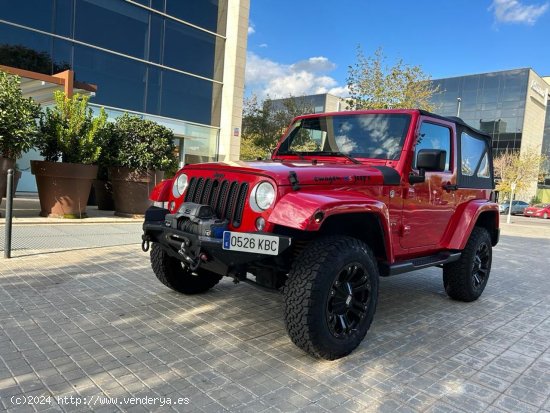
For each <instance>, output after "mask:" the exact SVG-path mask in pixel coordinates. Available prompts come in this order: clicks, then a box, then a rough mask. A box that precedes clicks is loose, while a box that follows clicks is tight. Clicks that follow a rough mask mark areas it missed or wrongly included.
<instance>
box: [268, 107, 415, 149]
mask: <svg viewBox="0 0 550 413" xmlns="http://www.w3.org/2000/svg"><path fill="white" fill-rule="evenodd" d="M410 120H411V117H410V115H407V114H379V113H376V114H361V115H337V116H319V117H315V118H307V119H300V120H298V121H296V122H295V123H294V125H292V128H291V130H290V132H289V134H288V136H287V137H286V139H285V140H284V141H283V143H281V146H280V148H279V151H278V152H277V155H293V154H300V155H336V154H339V153H340V154H344V155H348V156H353V157H359V158H374V159H390V160H396V159H399V156H400V155H401V149H402V147H403V142H404V141H405V136H406V135H407V131H408V129H409V123H410Z"/></svg>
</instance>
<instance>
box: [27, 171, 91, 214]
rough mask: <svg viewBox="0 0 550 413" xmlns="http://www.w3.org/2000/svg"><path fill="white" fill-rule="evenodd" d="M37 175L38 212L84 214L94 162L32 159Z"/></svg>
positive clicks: (35, 174) (34, 172) (33, 172)
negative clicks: (80, 162) (83, 163)
mask: <svg viewBox="0 0 550 413" xmlns="http://www.w3.org/2000/svg"><path fill="white" fill-rule="evenodd" d="M31 173H32V174H33V175H34V176H35V178H36V186H37V187H38V197H39V199H40V210H41V211H40V215H41V216H43V217H54V218H85V217H86V216H87V215H86V204H87V201H88V196H89V195H90V189H91V188H92V181H93V180H94V179H95V178H96V176H97V166H96V165H81V164H74V163H62V162H46V161H31Z"/></svg>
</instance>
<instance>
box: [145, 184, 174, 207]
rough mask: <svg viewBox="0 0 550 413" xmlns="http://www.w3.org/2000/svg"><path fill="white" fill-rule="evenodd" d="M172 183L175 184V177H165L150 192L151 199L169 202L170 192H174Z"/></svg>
mask: <svg viewBox="0 0 550 413" xmlns="http://www.w3.org/2000/svg"><path fill="white" fill-rule="evenodd" d="M172 185H174V180H173V179H163V180H162V181H160V183H158V184H157V185H156V186H155V187H154V188H153V190H152V191H151V193H150V194H149V199H150V200H151V201H155V202H168V201H169V200H170V193H171V192H172Z"/></svg>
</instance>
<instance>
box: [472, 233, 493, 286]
mask: <svg viewBox="0 0 550 413" xmlns="http://www.w3.org/2000/svg"><path fill="white" fill-rule="evenodd" d="M473 261H474V262H473V268H472V283H473V287H474V289H476V290H477V289H479V287H481V286H482V285H484V284H485V279H486V278H487V275H488V274H489V270H490V266H489V264H490V261H491V256H490V253H489V246H488V245H487V243H486V242H482V243H480V244H479V246H478V247H477V251H476V254H475V257H474V260H473Z"/></svg>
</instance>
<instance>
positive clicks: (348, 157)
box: [323, 152, 361, 165]
mask: <svg viewBox="0 0 550 413" xmlns="http://www.w3.org/2000/svg"><path fill="white" fill-rule="evenodd" d="M325 153H326V154H327V155H333V156H343V157H344V158H346V159H347V160H348V161H351V162H353V163H355V164H358V165H361V161H358V160H357V159H355V158H354V157H353V156H349V155H346V154H345V153H343V152H323V154H325Z"/></svg>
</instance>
